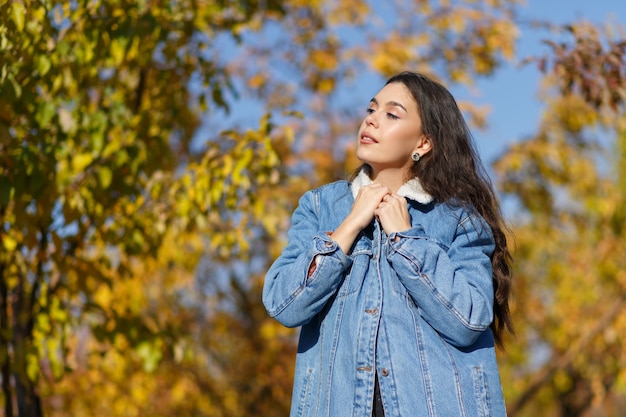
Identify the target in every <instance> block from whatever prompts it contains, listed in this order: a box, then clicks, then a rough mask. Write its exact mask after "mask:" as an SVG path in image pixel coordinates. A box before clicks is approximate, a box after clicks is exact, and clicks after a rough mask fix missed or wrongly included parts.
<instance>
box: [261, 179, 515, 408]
mask: <svg viewBox="0 0 626 417" xmlns="http://www.w3.org/2000/svg"><path fill="white" fill-rule="evenodd" d="M362 175H363V174H361V175H360V176H359V178H357V180H359V181H360V182H361V183H362V182H363V181H362V180H363V178H362ZM359 181H355V182H354V183H353V184H352V190H351V184H350V183H348V182H346V181H338V182H335V183H332V184H328V185H325V186H322V187H320V188H317V189H314V190H311V191H309V192H307V193H305V194H304V195H303V196H302V198H301V199H300V202H299V205H298V208H297V209H296V210H295V212H294V214H293V218H292V226H291V229H290V230H289V233H288V244H287V246H286V247H285V249H284V251H283V252H282V254H281V255H280V257H279V258H278V259H277V260H276V261H275V262H274V264H273V265H272V267H271V268H270V270H269V271H268V272H267V275H266V277H265V284H264V288H263V302H264V304H265V307H266V309H267V311H268V313H269V314H270V316H272V317H274V318H276V319H277V320H278V321H279V322H281V323H282V324H284V325H285V326H289V327H297V326H302V329H301V332H300V341H299V345H298V353H297V359H296V375H295V380H294V387H293V397H292V405H291V416H292V417H295V416H309V417H321V416H326V417H344V416H354V417H356V416H359V417H371V415H372V396H373V393H374V381H375V373H378V377H379V384H380V390H381V395H382V399H383V404H384V409H385V416H386V417H395V416H403V417H421V416H430V417H434V416H440V417H454V416H467V417H473V416H504V415H506V412H505V408H504V399H503V395H502V389H501V385H500V377H499V374H498V368H497V364H496V357H495V349H494V340H493V335H492V333H491V330H490V329H489V325H490V323H491V321H492V319H493V298H494V294H493V284H492V270H491V262H490V255H491V253H492V251H493V248H494V241H493V236H492V234H491V231H490V229H489V227H488V226H487V224H486V223H485V222H484V220H482V219H481V218H480V217H478V216H477V215H475V214H472V213H470V212H468V211H467V210H465V209H463V208H458V207H453V206H451V205H448V204H439V203H433V202H432V201H430V200H431V199H430V198H429V196H428V195H425V198H420V197H424V194H423V193H421V194H420V193H419V192H418V193H417V197H415V196H411V192H406V193H405V195H409V196H411V197H410V198H407V200H408V203H409V212H410V215H411V223H412V227H411V229H409V230H407V231H404V232H400V233H392V234H391V235H389V236H387V235H386V234H385V233H384V231H383V230H382V228H381V226H380V224H379V222H378V221H376V220H375V221H373V222H372V224H371V225H370V226H369V227H368V228H366V229H365V230H363V231H362V232H361V234H360V235H359V237H358V238H357V240H356V241H355V243H354V245H353V247H352V250H351V252H350V254H349V255H346V254H345V253H344V252H343V251H342V250H341V249H340V248H339V247H338V246H337V244H336V243H335V242H333V241H332V240H331V238H330V237H329V236H328V235H327V234H326V232H329V231H333V230H335V229H336V228H337V227H338V226H339V224H340V223H341V222H342V221H343V220H344V219H345V218H346V216H347V215H348V213H349V212H350V209H351V207H352V204H353V202H354V196H355V195H356V192H357V191H358V187H359V185H360V184H357V182H359ZM418 185H419V184H418ZM403 188H404V187H403ZM401 190H402V189H401ZM401 190H399V193H400V194H402V193H401ZM413 194H415V193H413ZM414 198H415V199H414ZM416 200H421V201H422V202H420V201H416ZM396 236H398V237H399V239H398V240H396V239H395V238H396ZM313 262H316V264H317V266H316V268H315V270H314V272H313V273H312V274H311V275H310V276H308V271H309V268H310V266H311V264H312V263H313Z"/></svg>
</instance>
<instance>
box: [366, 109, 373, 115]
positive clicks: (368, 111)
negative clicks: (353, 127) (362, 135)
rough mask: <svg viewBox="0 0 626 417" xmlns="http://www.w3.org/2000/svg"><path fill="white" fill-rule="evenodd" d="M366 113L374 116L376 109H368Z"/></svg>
mask: <svg viewBox="0 0 626 417" xmlns="http://www.w3.org/2000/svg"><path fill="white" fill-rule="evenodd" d="M365 113H367V114H372V113H374V109H373V108H371V107H368V108H367V109H366V110H365Z"/></svg>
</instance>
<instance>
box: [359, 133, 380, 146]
mask: <svg viewBox="0 0 626 417" xmlns="http://www.w3.org/2000/svg"><path fill="white" fill-rule="evenodd" d="M361 143H363V144H368V143H378V141H377V140H376V139H374V138H373V137H372V136H370V135H369V134H368V133H362V134H361Z"/></svg>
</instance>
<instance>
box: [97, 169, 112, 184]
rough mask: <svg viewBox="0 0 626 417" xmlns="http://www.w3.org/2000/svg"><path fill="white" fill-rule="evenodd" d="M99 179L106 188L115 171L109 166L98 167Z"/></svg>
mask: <svg viewBox="0 0 626 417" xmlns="http://www.w3.org/2000/svg"><path fill="white" fill-rule="evenodd" d="M98 179H99V180H100V186H101V187H102V188H104V189H105V190H106V189H107V188H109V186H110V185H111V181H112V180H113V172H112V171H111V169H110V168H109V167H104V166H103V167H100V168H98Z"/></svg>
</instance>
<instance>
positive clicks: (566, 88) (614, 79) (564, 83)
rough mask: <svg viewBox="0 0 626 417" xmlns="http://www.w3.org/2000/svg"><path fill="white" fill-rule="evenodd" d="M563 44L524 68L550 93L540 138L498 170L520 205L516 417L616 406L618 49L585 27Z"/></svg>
mask: <svg viewBox="0 0 626 417" xmlns="http://www.w3.org/2000/svg"><path fill="white" fill-rule="evenodd" d="M563 32H564V33H565V34H566V35H569V36H568V37H567V38H566V40H565V41H563V42H561V43H558V42H553V41H549V42H547V44H548V46H549V48H550V53H549V54H548V55H547V56H544V57H539V58H536V59H534V60H533V61H534V62H536V63H537V64H538V66H539V68H540V69H541V70H542V71H543V72H544V73H545V75H546V82H545V84H546V86H548V88H549V90H547V91H546V94H545V100H546V103H547V107H546V111H545V115H544V118H543V123H542V125H541V126H540V128H539V131H538V133H537V134H536V135H535V136H533V137H532V138H529V139H528V140H525V141H523V142H520V143H518V144H516V145H514V146H513V147H512V148H511V149H509V150H508V152H506V153H505V155H504V156H502V158H500V160H499V161H498V163H497V165H496V169H497V171H498V172H499V173H500V174H501V187H502V189H503V190H504V191H505V192H506V193H510V194H511V195H513V196H515V197H516V198H517V200H518V201H519V203H520V213H519V222H518V224H517V225H516V227H515V236H516V243H517V254H516V258H517V265H518V267H517V271H516V272H517V274H516V288H515V293H516V294H517V297H516V308H515V311H516V315H517V318H516V322H518V323H520V324H519V325H518V328H519V332H518V334H519V336H518V337H519V339H516V340H515V341H514V345H515V349H514V351H513V352H512V353H510V355H509V356H508V357H507V359H506V360H505V361H504V362H507V361H512V362H513V363H515V365H514V366H513V367H511V368H510V369H507V372H508V378H507V380H509V381H511V380H516V381H517V382H516V383H514V384H512V385H513V386H512V389H511V391H513V392H514V393H511V394H510V397H511V398H513V401H511V402H510V410H509V411H510V414H511V415H514V416H517V415H529V416H530V415H534V414H536V413H537V412H541V414H542V415H556V416H563V417H565V416H568V417H573V416H582V415H586V414H585V413H586V412H588V411H589V410H590V409H596V410H597V411H599V410H602V411H599V412H601V413H604V414H598V415H617V414H619V410H621V409H623V407H622V408H620V406H619V402H620V401H621V402H622V403H623V401H624V398H625V395H626V392H625V391H624V386H625V385H624V383H625V382H626V380H625V379H624V377H625V374H624V372H623V369H625V368H624V365H625V364H626V356H625V355H624V350H623V349H622V348H621V342H620V341H619V336H618V335H619V334H623V333H624V331H625V330H626V328H625V327H624V325H625V324H626V321H624V316H623V314H621V313H622V311H623V309H624V306H626V292H625V290H626V275H625V274H624V271H625V270H626V265H625V264H624V260H625V259H626V257H625V255H626V254H625V252H624V250H625V248H626V229H625V228H624V224H626V223H625V220H626V218H625V217H624V213H625V210H624V209H625V208H626V184H625V183H624V174H626V172H625V171H624V169H625V168H624V167H625V166H626V153H625V150H626V129H625V128H626V113H625V108H626V107H625V98H626V59H625V58H626V41H624V40H623V39H622V40H620V39H615V38H614V37H611V36H609V35H604V36H603V32H602V31H600V30H599V29H597V28H595V27H593V26H591V25H589V24H586V23H584V22H582V23H579V24H576V25H572V26H567V27H565V28H563ZM604 33H605V34H607V33H608V34H610V33H611V32H610V31H606V32H604ZM538 352H539V353H542V355H541V357H540V358H541V359H540V361H541V362H540V363H541V365H542V366H541V367H539V369H538V370H535V371H533V367H534V366H533V362H536V361H537V360H538V359H537V353H538ZM611 403H613V404H614V405H613V406H611ZM547 410H553V411H552V412H550V411H547ZM611 410H613V411H611ZM612 413H617V414H612Z"/></svg>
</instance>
